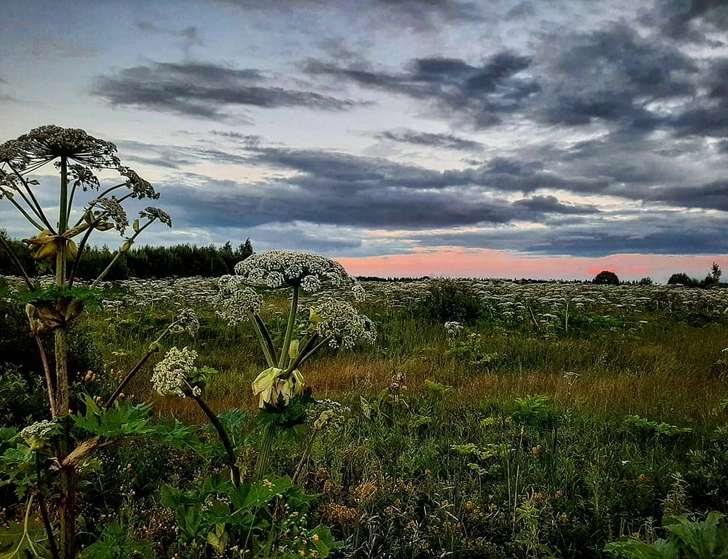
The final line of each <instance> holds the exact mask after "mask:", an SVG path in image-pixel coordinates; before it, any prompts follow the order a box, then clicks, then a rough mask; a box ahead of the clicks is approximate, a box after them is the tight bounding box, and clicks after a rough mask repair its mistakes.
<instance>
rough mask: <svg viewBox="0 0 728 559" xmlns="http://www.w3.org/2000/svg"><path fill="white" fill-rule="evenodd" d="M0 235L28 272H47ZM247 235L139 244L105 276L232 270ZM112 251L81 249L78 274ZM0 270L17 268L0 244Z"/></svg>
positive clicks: (102, 263)
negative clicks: (198, 242) (233, 239)
mask: <svg viewBox="0 0 728 559" xmlns="http://www.w3.org/2000/svg"><path fill="white" fill-rule="evenodd" d="M0 235H2V236H3V238H4V239H5V240H6V241H7V243H8V244H9V245H10V247H11V248H12V250H13V251H14V252H15V254H16V256H17V257H18V259H19V260H20V263H21V264H22V265H23V267H24V268H25V270H26V272H27V273H28V274H29V275H31V276H37V275H42V274H47V273H50V272H51V270H50V268H49V267H48V266H49V264H48V261H47V260H40V261H37V260H35V259H34V258H33V251H32V250H31V249H30V248H29V247H28V246H27V245H26V244H25V243H23V242H22V241H18V240H13V239H9V238H8V236H7V234H6V233H5V232H4V231H2V230H0ZM253 252H254V251H253V245H252V243H251V242H250V239H248V240H246V241H245V243H243V244H240V245H239V246H238V247H237V248H233V246H232V244H231V243H230V242H229V241H228V242H227V243H225V244H224V245H223V246H222V247H216V246H214V245H209V246H206V247H205V246H203V247H198V246H195V245H190V244H180V245H174V246H170V247H153V246H141V247H138V248H131V249H129V250H128V251H127V252H126V253H124V254H123V255H122V256H121V257H120V258H119V259H118V260H117V261H116V263H115V264H114V266H113V267H112V268H111V270H110V272H109V273H108V275H107V276H106V279H107V280H121V279H128V278H166V277H173V276H177V277H189V276H206V277H218V276H222V275H224V274H232V273H233V272H234V271H233V268H234V266H235V264H237V263H238V262H240V261H241V260H245V259H246V258H247V257H248V256H250V255H251V254H253ZM115 254H116V251H112V250H111V249H109V247H107V246H105V245H104V246H103V247H92V248H89V249H87V250H85V251H84V252H83V253H82V256H81V262H80V263H79V268H78V269H79V271H78V276H79V277H80V278H84V279H93V278H95V277H97V276H98V275H99V274H100V273H101V272H102V271H103V270H104V269H106V267H107V266H108V265H109V263H111V261H112V260H113V258H114V255H115ZM0 274H2V275H18V274H19V272H18V269H17V267H16V266H15V264H14V263H13V261H12V260H11V259H10V256H9V255H8V254H7V252H6V251H4V250H3V249H2V248H0Z"/></svg>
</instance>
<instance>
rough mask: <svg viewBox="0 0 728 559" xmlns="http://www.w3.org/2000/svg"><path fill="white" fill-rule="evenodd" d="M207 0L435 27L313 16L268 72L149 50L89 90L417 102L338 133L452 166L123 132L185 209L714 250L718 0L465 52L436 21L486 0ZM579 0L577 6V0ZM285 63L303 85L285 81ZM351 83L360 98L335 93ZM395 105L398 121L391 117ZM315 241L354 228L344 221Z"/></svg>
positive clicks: (508, 243) (495, 237) (483, 239)
mask: <svg viewBox="0 0 728 559" xmlns="http://www.w3.org/2000/svg"><path fill="white" fill-rule="evenodd" d="M219 2H220V3H224V4H228V5H230V6H236V7H237V8H239V9H242V10H243V11H245V13H246V14H248V13H253V12H255V13H256V14H258V15H260V14H263V15H264V16H267V15H269V14H272V16H271V17H275V18H280V19H284V20H285V19H286V18H288V19H291V20H293V19H295V18H296V17H297V15H296V14H299V15H300V17H304V15H305V16H306V17H312V18H315V16H316V14H323V13H324V12H325V13H327V14H328V13H329V12H331V13H332V14H334V15H333V16H332V17H333V18H334V20H335V21H336V22H337V23H339V22H341V21H348V20H347V18H349V19H352V18H354V16H357V17H362V18H364V20H366V21H367V22H368V23H370V22H371V21H372V20H381V21H383V22H384V21H385V19H386V17H387V16H389V19H390V21H386V22H384V23H383V24H382V25H386V26H388V28H389V29H390V30H391V29H395V28H396V27H397V25H402V26H403V27H404V28H406V29H408V30H414V31H418V32H419V31H422V32H423V33H424V32H427V33H429V35H423V37H425V36H426V37H433V36H438V37H441V38H443V41H442V42H437V41H429V40H427V39H425V40H423V41H422V42H421V43H419V44H418V45H417V47H418V48H416V49H412V50H411V51H407V55H406V56H405V55H402V56H400V57H399V58H397V55H398V53H392V56H391V57H386V56H382V55H381V53H379V56H380V57H381V58H378V59H377V58H375V56H376V55H374V54H372V52H376V49H373V50H372V51H367V50H366V49H363V50H361V49H360V50H358V49H357V46H356V45H357V44H359V43H357V42H356V40H360V41H361V42H364V41H365V39H369V37H366V38H365V37H363V36H358V37H352V38H349V37H346V36H344V38H342V36H341V34H338V35H337V34H335V33H334V34H327V33H321V34H319V30H314V29H312V30H311V40H312V44H316V45H318V48H319V50H318V51H312V50H302V51H301V53H300V55H299V60H287V61H286V64H287V66H286V67H288V68H291V67H293V69H291V70H290V72H291V73H290V75H289V76H287V77H286V78H285V79H284V78H281V77H280V76H281V75H283V74H282V73H280V72H279V73H278V74H276V77H275V78H274V77H271V76H269V75H268V74H266V73H264V72H263V71H261V70H259V69H257V68H228V67H223V66H220V65H216V64H206V63H190V62H188V63H183V64H172V63H160V62H157V63H150V64H146V65H139V66H135V67H131V68H126V69H124V70H121V71H119V72H117V73H116V74H113V75H108V76H101V77H99V78H98V79H97V81H96V84H95V90H94V91H95V93H96V94H97V95H99V96H101V97H103V98H104V99H106V100H107V101H109V102H110V103H112V104H113V105H117V106H135V107H140V108H146V109H151V110H155V111H167V112H173V113H178V114H185V115H192V116H199V117H206V118H212V119H218V120H225V119H227V118H230V117H231V116H233V115H235V111H236V110H238V109H240V108H251V107H252V108H257V109H276V108H281V107H295V108H306V109H322V110H329V111H341V115H342V119H343V118H346V116H347V113H346V112H345V111H349V110H351V109H354V108H359V107H363V108H362V111H366V110H371V111H380V110H381V111H386V110H388V103H389V101H390V100H391V99H392V98H393V97H396V98H397V102H398V103H400V105H398V106H399V107H402V106H404V107H408V108H409V109H410V110H411V112H410V114H409V115H407V116H408V117H409V116H412V118H413V119H414V118H422V117H423V116H424V117H425V118H427V119H429V120H430V123H429V124H432V121H435V122H436V123H437V124H439V125H441V126H443V127H446V128H447V129H449V130H450V131H447V130H446V131H445V132H442V131H439V132H425V131H421V130H417V129H416V128H417V127H416V126H415V125H413V124H410V122H411V120H410V121H406V120H404V121H400V122H397V123H396V124H392V125H391V127H382V128H383V129H379V130H371V128H370V129H369V130H368V131H367V132H364V133H362V132H361V125H360V124H359V123H360V122H362V121H364V122H366V121H365V118H362V119H361V120H360V121H352V122H355V124H352V128H357V127H359V129H357V130H355V133H358V134H359V136H360V137H361V135H362V134H368V135H369V136H370V137H373V138H375V139H376V140H377V141H378V142H379V143H378V144H377V145H376V146H375V147H376V148H377V149H379V153H381V152H382V151H385V150H390V151H399V152H400V153H401V152H406V155H409V154H412V153H414V154H418V153H419V156H420V159H419V160H420V161H421V160H423V159H424V158H425V157H429V154H437V156H440V155H441V154H440V151H442V154H445V155H443V156H442V159H440V160H438V162H437V163H438V165H437V168H438V169H442V168H443V166H444V164H443V163H442V162H443V161H448V162H449V165H450V167H452V168H450V169H449V170H445V171H442V170H434V169H431V168H426V167H422V166H417V165H415V164H412V163H406V162H405V161H407V159H406V155H405V156H402V157H401V158H400V159H399V160H395V158H394V156H392V157H390V158H389V159H387V158H375V157H363V156H361V155H355V154H352V153H343V152H341V151H338V150H336V151H334V150H327V149H317V148H311V149H296V148H292V147H286V146H281V145H271V144H270V143H269V142H267V141H266V139H265V138H264V137H261V136H259V135H256V134H247V135H246V134H241V133H239V132H234V131H226V130H218V131H216V132H213V133H212V135H211V141H210V142H208V143H207V144H206V145H205V146H204V147H198V148H194V149H189V150H187V151H182V152H181V153H175V154H172V153H169V152H168V151H167V152H165V151H164V150H163V149H161V148H160V149H156V150H145V149H144V148H143V147H140V148H139V150H138V151H137V152H136V154H135V157H136V159H137V161H140V162H143V163H147V164H153V165H157V166H160V167H165V168H168V169H170V170H171V171H172V176H173V177H176V178H175V179H174V180H173V179H170V180H168V181H167V184H166V186H167V188H169V189H170V190H172V189H174V192H175V196H174V200H173V201H172V204H173V205H176V206H177V210H178V211H179V212H180V214H181V215H182V216H183V218H182V220H183V221H184V222H186V223H187V224H188V225H190V226H193V227H205V228H214V227H217V228H220V227H229V228H254V229H255V230H257V231H259V232H261V234H262V235H263V234H264V235H273V233H272V232H273V231H276V230H283V229H285V228H286V227H288V228H289V229H290V231H297V232H298V233H297V235H299V237H297V238H299V240H300V239H305V240H300V243H299V244H302V245H305V244H306V243H315V242H317V241H316V239H317V236H316V235H315V234H308V233H307V236H306V235H304V236H301V235H302V234H301V233H300V232H301V231H302V230H303V229H302V228H301V227H303V226H299V225H295V224H321V225H322V226H325V227H339V228H346V227H349V228H353V229H354V230H356V231H358V232H359V233H361V231H362V230H364V229H378V230H384V231H388V232H390V233H392V232H394V231H396V230H408V231H410V232H412V231H415V232H416V233H413V234H412V235H411V236H409V237H408V239H409V240H410V241H411V242H413V243H420V245H421V246H428V245H429V246H436V245H459V246H468V247H491V248H504V249H516V250H522V251H525V252H532V253H539V254H573V255H588V256H603V255H606V254H610V253H613V252H640V251H644V252H652V253H664V254H670V253H700V254H702V253H706V254H708V253H711V252H713V253H715V252H718V251H723V252H728V241H726V240H725V239H724V237H726V236H725V235H721V234H720V231H721V230H723V229H722V228H723V227H724V226H725V225H728V223H726V219H725V218H724V216H723V215H722V214H720V213H716V212H725V211H728V180H726V178H725V177H726V176H728V158H727V157H726V154H728V86H727V85H726V84H728V57H726V55H725V50H724V49H723V48H721V47H720V45H719V44H718V42H719V41H720V40H721V39H720V33H723V32H725V31H726V30H728V3H726V2H724V1H722V0H696V1H693V2H676V1H673V0H655V2H654V3H650V4H647V3H645V6H644V8H643V9H642V10H641V16H640V19H639V20H636V21H628V20H627V19H620V18H619V17H612V18H611V19H610V21H608V22H607V23H603V22H600V24H599V25H584V26H583V27H580V28H579V29H580V30H576V31H574V30H573V28H571V29H568V30H567V29H565V28H559V29H558V30H557V31H555V30H554V27H553V26H549V25H546V24H544V27H543V29H542V30H541V31H539V32H538V33H534V34H533V35H532V37H530V39H531V42H530V43H528V44H527V43H523V44H520V46H519V47H518V48H515V47H513V46H512V44H513V43H508V42H507V41H501V42H499V43H486V42H485V41H484V43H483V44H484V45H486V46H484V47H483V51H482V52H478V50H477V49H478V47H477V45H472V44H467V45H466V44H459V45H458V48H452V43H453V37H454V34H453V33H454V31H453V29H454V28H453V27H448V24H451V23H457V24H458V25H461V26H463V27H467V22H468V21H471V22H473V21H479V20H480V21H481V23H482V25H484V26H485V25H491V24H493V22H491V21H486V20H487V18H484V12H483V11H482V10H483V9H485V8H486V3H478V2H472V3H470V2H464V1H456V0H367V1H366V2H365V5H363V4H361V3H355V2H353V1H348V0H347V1H342V2H338V3H334V2H331V1H330V0H300V1H294V0H272V1H270V2H262V1H260V0H219ZM576 4H579V3H578V2H576ZM581 5H582V7H583V9H584V17H585V19H588V18H589V13H588V9H589V5H590V2H584V3H583V4H581ZM615 5H616V4H615ZM362 6H364V7H362ZM504 7H505V5H504ZM506 8H507V9H503V10H502V11H503V12H504V13H503V14H502V15H501V17H502V18H505V19H506V20H509V21H516V22H517V21H519V20H520V19H523V20H529V21H530V20H531V19H533V18H534V17H536V15H537V14H542V13H543V11H544V8H543V5H539V4H538V3H535V2H533V3H528V2H522V3H520V4H517V3H516V2H511V3H508V6H507V7H506ZM616 12H619V10H616ZM311 14H313V16H312V15H311ZM276 21H278V20H276ZM332 21H333V20H332ZM272 25H273V24H272ZM322 29H323V28H322ZM489 29H491V28H489ZM149 30H150V31H159V32H166V31H165V30H164V29H162V28H160V30H161V31H160V30H158V29H149ZM438 33H439V35H437V34H438ZM484 33H485V32H484ZM354 34H356V33H354ZM374 34H376V32H375V33H374ZM195 37H196V35H195ZM408 37H409V35H408ZM372 40H375V39H372ZM444 44H449V46H448V47H445V46H442V45H444ZM494 44H499V45H509V48H506V47H503V46H498V47H497V48H496V47H494V46H493V45H494ZM428 49H430V50H428ZM458 49H459V50H458ZM368 56H369V57H370V58H367V57H368ZM292 65H293V66H292ZM301 83H306V84H307V85H306V86H301V85H296V86H295V87H291V86H290V84H301ZM302 89H306V91H303V90H302ZM0 92H1V91H0ZM332 92H333V93H332ZM360 97H361V98H365V99H367V100H369V101H368V102H369V103H370V105H368V106H365V105H366V104H365V103H364V102H362V101H353V100H352V99H354V98H357V99H358V98H360ZM357 114H359V113H357ZM362 114H364V116H365V117H366V114H365V113H363V112H362ZM378 121H379V122H381V119H380V120H378ZM402 122H406V124H404V126H407V127H400V128H395V127H396V126H403V124H402ZM221 128H222V126H221ZM428 129H429V130H432V129H436V130H437V128H433V126H428ZM440 130H442V128H440ZM518 134H522V136H518ZM491 135H492V138H493V141H492V142H491ZM531 135H533V137H531ZM570 137H571V138H574V139H573V141H570V140H569V138H570ZM501 138H505V139H503V140H502V139H501ZM394 144H398V145H399V146H400V147H399V148H398V149H395V148H394V147H393V146H394ZM402 146H406V148H407V149H406V150H405V149H401V147H402ZM500 147H503V152H502V153H500V154H499V153H498V151H497V150H498V149H499V148H500ZM370 153H371V152H370ZM458 153H459V155H458ZM457 156H462V157H469V158H470V160H466V161H464V162H463V163H462V165H460V166H459V167H458V168H455V167H456V165H455V164H454V163H453V162H452V161H453V160H452V159H448V158H452V157H457ZM194 161H208V162H212V163H218V164H231V165H240V166H247V167H255V168H256V169H265V170H269V171H271V176H272V177H273V178H266V179H256V180H255V181H248V182H245V181H241V182H234V181H220V180H215V179H212V178H210V177H203V176H200V175H195V174H193V173H190V172H187V171H189V163H190V162H194ZM433 167H434V165H433ZM162 186H165V185H162ZM686 209H690V210H692V211H685V210H686ZM524 224H528V225H530V226H531V227H523V225H524ZM541 226H547V227H541ZM306 227H309V225H306V226H305V227H304V229H305V228H306ZM289 229H286V230H289ZM431 229H437V230H439V231H444V232H438V233H437V234H433V233H430V232H428V230H431ZM449 229H450V230H452V231H451V232H447V230H449ZM461 229H469V230H470V231H462V230H461ZM306 230H307V231H308V232H309V233H310V227H309V229H306ZM292 234H293V233H292ZM392 234H394V233H392ZM352 235H354V234H353V233H352ZM726 238H728V237H726ZM296 242H298V241H296ZM318 242H325V243H326V242H328V241H318ZM320 246H324V245H320ZM326 246H330V247H331V248H332V249H334V248H335V247H337V246H338V247H340V248H341V249H342V250H344V249H345V248H351V249H356V248H357V247H359V243H357V241H356V240H355V239H354V237H351V236H347V235H344V236H343V237H342V238H340V239H338V240H337V241H335V242H334V241H331V242H330V243H329V244H327V245H326Z"/></svg>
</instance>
